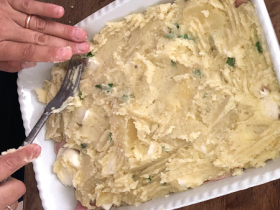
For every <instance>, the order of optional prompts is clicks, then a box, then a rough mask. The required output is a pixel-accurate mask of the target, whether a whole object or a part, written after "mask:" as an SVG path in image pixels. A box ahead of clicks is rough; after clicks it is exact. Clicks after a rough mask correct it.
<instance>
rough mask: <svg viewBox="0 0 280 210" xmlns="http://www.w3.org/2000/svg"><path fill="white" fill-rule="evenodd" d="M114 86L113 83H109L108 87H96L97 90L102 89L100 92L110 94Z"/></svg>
mask: <svg viewBox="0 0 280 210" xmlns="http://www.w3.org/2000/svg"><path fill="white" fill-rule="evenodd" d="M113 86H114V84H113V83H109V84H108V85H102V84H99V85H95V87H96V88H98V89H100V90H105V91H106V92H107V93H109V92H110V91H111V90H112V87H113Z"/></svg>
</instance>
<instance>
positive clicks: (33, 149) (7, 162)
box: [0, 144, 41, 181]
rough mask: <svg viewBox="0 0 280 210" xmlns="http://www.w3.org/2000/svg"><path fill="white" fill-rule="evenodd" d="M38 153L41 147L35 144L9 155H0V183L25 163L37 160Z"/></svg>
mask: <svg viewBox="0 0 280 210" xmlns="http://www.w3.org/2000/svg"><path fill="white" fill-rule="evenodd" d="M10 151H11V150H10ZM40 153H41V147H40V146H39V145H37V144H31V145H28V146H25V147H20V148H19V149H17V150H15V151H11V152H10V153H9V152H8V153H5V152H4V153H2V156H0V181H3V180H4V179H5V178H7V177H9V176H10V175H12V174H13V173H14V172H15V171H17V170H18V169H20V168H21V167H23V166H25V165H26V164H27V163H30V162H32V161H33V160H34V159H36V158H38V157H39V155H40Z"/></svg>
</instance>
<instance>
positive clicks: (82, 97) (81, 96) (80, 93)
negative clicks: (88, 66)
mask: <svg viewBox="0 0 280 210" xmlns="http://www.w3.org/2000/svg"><path fill="white" fill-rule="evenodd" d="M79 97H80V99H81V100H82V101H83V100H85V99H86V96H83V93H82V92H81V91H79Z"/></svg>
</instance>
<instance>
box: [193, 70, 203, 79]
mask: <svg viewBox="0 0 280 210" xmlns="http://www.w3.org/2000/svg"><path fill="white" fill-rule="evenodd" d="M193 73H194V74H195V75H197V76H199V77H200V78H201V77H202V74H201V71H200V70H193Z"/></svg>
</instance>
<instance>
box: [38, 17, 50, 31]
mask: <svg viewBox="0 0 280 210" xmlns="http://www.w3.org/2000/svg"><path fill="white" fill-rule="evenodd" d="M35 27H36V29H38V30H40V31H44V30H45V29H46V27H47V21H46V20H44V19H42V18H37V17H36V19H35Z"/></svg>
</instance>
